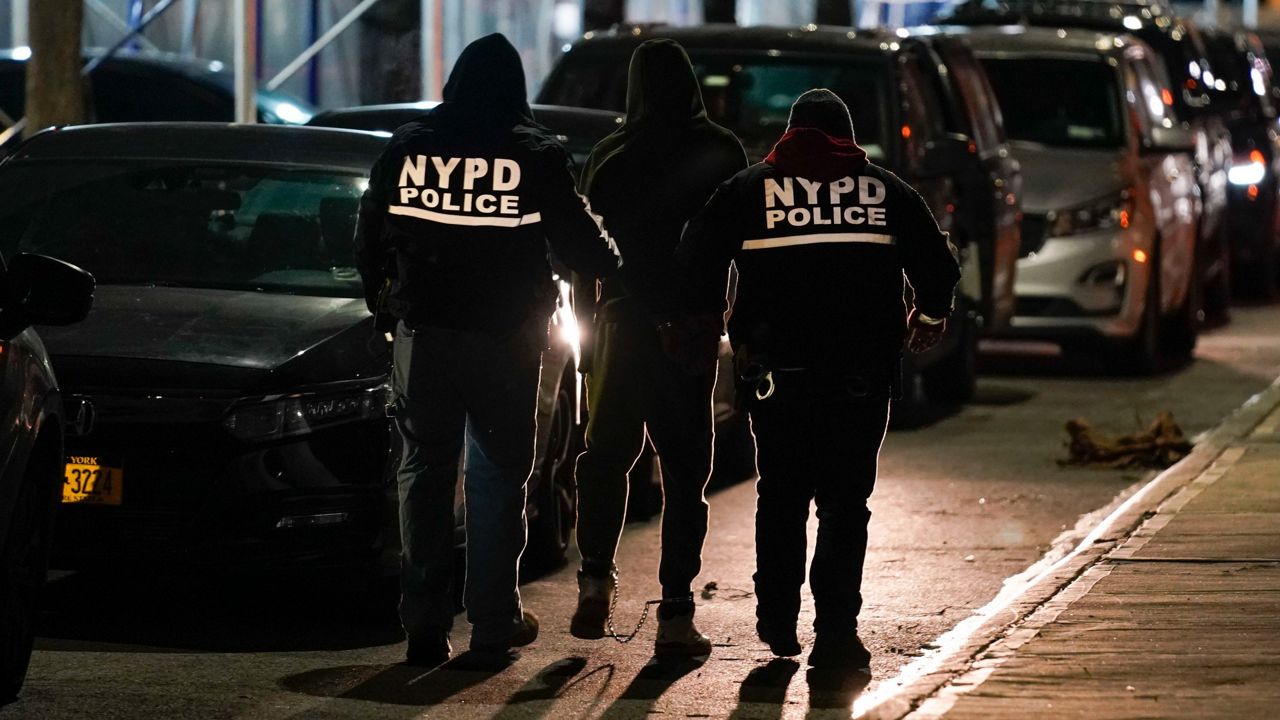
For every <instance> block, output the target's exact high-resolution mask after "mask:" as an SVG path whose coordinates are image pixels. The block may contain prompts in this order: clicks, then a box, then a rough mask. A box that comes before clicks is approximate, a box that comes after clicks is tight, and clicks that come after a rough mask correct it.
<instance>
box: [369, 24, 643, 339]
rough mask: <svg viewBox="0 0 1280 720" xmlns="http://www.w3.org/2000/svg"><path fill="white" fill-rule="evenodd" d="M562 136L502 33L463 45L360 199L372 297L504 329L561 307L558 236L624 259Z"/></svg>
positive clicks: (573, 254) (424, 318)
mask: <svg viewBox="0 0 1280 720" xmlns="http://www.w3.org/2000/svg"><path fill="white" fill-rule="evenodd" d="M570 167H571V165H570V160H569V156H568V155H567V154H566V152H565V150H564V148H563V147H561V146H560V144H559V143H558V142H557V141H556V140H555V139H554V136H553V135H552V134H551V133H550V132H549V131H547V130H546V129H545V128H543V127H541V126H539V125H538V124H536V123H535V122H534V120H533V113H532V112H531V111H530V109H529V104H528V101H527V100H526V96H525V84H524V68H523V66H522V64H521V62H520V56H519V54H518V53H517V52H516V50H515V48H514V47H512V46H511V43H509V42H508V41H507V39H506V38H505V37H503V36H501V35H497V34H495V35H489V36H487V37H484V38H481V39H479V40H476V41H475V42H473V43H471V44H470V45H468V46H467V48H466V49H465V50H463V52H462V55H461V56H460V57H459V58H458V62H457V63H456V64H455V65H454V67H453V71H452V72H451V73H450V75H449V81H448V83H447V84H446V85H445V88H444V102H443V103H441V104H440V105H438V106H436V107H435V108H434V109H432V110H431V112H429V113H428V114H427V115H425V116H424V117H422V118H420V119H419V120H416V121H414V122H410V123H408V124H406V125H404V126H403V127H401V128H399V129H397V130H396V132H395V133H394V134H393V135H392V137H391V140H390V141H389V142H388V143H387V147H386V149H385V150H384V151H383V153H382V155H381V157H379V159H378V160H377V161H376V162H375V164H374V166H373V169H372V171H371V172H370V177H369V189H368V190H367V191H366V192H365V194H364V197H363V198H362V200H361V203H360V216H359V222H358V224H357V229H356V255H357V258H356V260H357V264H358V265H359V269H360V274H361V277H362V278H363V280H364V287H365V295H366V300H367V301H368V303H369V309H370V311H374V312H376V311H377V310H376V308H375V305H376V303H377V297H378V291H379V288H380V287H381V286H382V284H383V281H384V279H385V278H390V279H391V280H392V290H391V295H390V299H389V301H388V303H387V308H386V310H388V311H389V312H390V313H391V314H392V315H393V316H395V317H397V318H399V319H401V320H404V321H405V322H406V323H407V324H408V325H410V326H411V327H442V328H450V329H459V330H478V331H486V332H491V333H497V334H503V333H508V332H512V331H515V330H517V329H519V328H521V327H523V326H525V325H527V324H528V323H531V322H532V323H542V324H544V325H545V323H546V321H547V319H548V318H549V317H550V314H551V312H552V311H553V310H554V308H555V298H556V292H555V288H554V285H553V283H552V280H551V266H550V263H549V261H548V250H549V247H548V245H549V246H550V249H551V250H554V251H555V253H556V256H557V257H558V258H559V259H560V260H562V261H563V262H564V263H565V264H566V265H568V266H569V267H570V268H572V269H573V270H574V271H576V272H579V273H582V274H584V275H588V276H592V277H596V276H602V275H608V274H610V273H612V272H614V271H615V270H616V269H617V267H618V265H619V263H620V260H619V258H618V255H617V250H616V248H615V247H614V246H613V243H612V241H611V240H610V239H609V236H608V235H607V233H606V232H605V231H604V228H603V226H602V225H601V223H600V222H599V218H597V217H596V216H594V215H592V214H591V212H590V211H589V208H588V207H587V205H586V202H585V200H584V199H583V198H582V196H581V195H579V194H578V193H577V191H576V189H575V187H574V180H573V176H572V174H571V172H570Z"/></svg>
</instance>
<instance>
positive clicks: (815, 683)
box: [805, 668, 871, 720]
mask: <svg viewBox="0 0 1280 720" xmlns="http://www.w3.org/2000/svg"><path fill="white" fill-rule="evenodd" d="M805 679H806V680H807V681H808V683H809V714H808V717H809V718H810V719H811V720H812V719H814V718H835V717H842V718H847V717H849V711H850V709H851V708H853V703H854V701H855V700H857V699H858V696H859V695H861V694H862V691H863V690H866V689H867V685H869V684H870V683H871V674H870V673H867V672H855V673H852V674H850V673H849V672H847V671H832V670H819V669H817V668H809V671H808V673H806V674H805ZM832 710H836V711H839V715H837V714H835V713H832V712H829V711H832Z"/></svg>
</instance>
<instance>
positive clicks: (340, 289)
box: [0, 162, 366, 297]
mask: <svg viewBox="0 0 1280 720" xmlns="http://www.w3.org/2000/svg"><path fill="white" fill-rule="evenodd" d="M365 185H366V182H365V181H364V179H363V178H362V177H361V176H360V175H357V174H354V173H353V174H341V173H334V172H313V171H283V170H275V169H269V168H260V167H238V166H234V165H208V166H204V165H162V166H155V165H149V166H145V167H138V166H136V165H124V164H119V165H116V164H110V163H102V164H87V163H83V162H77V163H76V166H75V167H74V169H72V168H69V167H67V166H66V165H65V164H62V163H41V164H34V163H31V164H21V165H18V166H13V167H10V168H8V169H7V170H6V172H5V173H4V174H2V175H0V193H4V195H5V197H7V198H8V199H9V202H7V203H6V207H7V210H5V211H4V212H3V213H0V252H3V253H4V254H6V255H9V254H13V253H16V252H38V253H42V254H46V255H52V256H54V257H58V258H61V259H63V260H66V261H68V262H70V263H73V264H76V265H79V266H80V267H83V268H85V269H86V270H88V271H89V272H91V273H93V274H94V276H95V277H97V279H98V282H99V283H100V284H159V285H171V286H180V287H215V288H226V289H237V290H259V291H263V292H281V293H293V294H302V295H324V296H332V297H360V296H361V285H360V278H359V275H358V273H356V270H355V260H354V247H353V237H354V230H355V219H356V210H357V207H358V204H359V199H360V194H361V193H362V192H363V188H364V187H365Z"/></svg>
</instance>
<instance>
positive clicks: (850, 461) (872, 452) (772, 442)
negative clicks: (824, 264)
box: [750, 380, 889, 640]
mask: <svg viewBox="0 0 1280 720" xmlns="http://www.w3.org/2000/svg"><path fill="white" fill-rule="evenodd" d="M782 382H785V380H784V381H780V384H779V389H778V393H777V395H776V396H775V397H773V398H770V399H768V400H764V401H758V402H752V403H751V406H750V412H751V430H752V433H753V434H754V435H755V438H756V465H757V467H758V469H759V471H760V479H759V480H758V481H757V483H756V491H757V503H756V573H755V590H756V599H757V605H756V615H757V617H758V618H759V619H760V620H761V621H763V622H765V623H767V624H771V625H774V626H776V627H788V626H790V627H794V625H795V622H796V619H797V617H798V615H799V612H800V586H801V585H803V584H804V573H805V567H804V565H805V546H806V540H807V534H806V530H805V524H806V523H807V521H808V519H809V504H810V502H813V503H815V505H816V507H817V516H818V540H817V546H816V547H815V549H814V555H813V565H812V567H811V568H810V569H809V586H810V589H811V590H812V591H813V599H814V605H815V606H816V610H817V619H816V621H815V622H814V630H816V631H817V633H818V634H819V635H820V636H826V637H830V638H831V639H832V640H839V639H841V638H847V637H849V636H850V635H855V636H856V634H857V628H858V612H859V611H860V610H861V609H862V566H863V562H864V561H865V559H866V555H867V523H868V521H869V520H870V519H871V511H870V510H869V509H868V508H867V498H868V497H870V495H871V491H872V489H873V488H874V487H875V482H876V465H877V462H878V459H879V453H880V444H881V443H882V442H883V440H884V433H885V428H886V425H887V424H888V419H889V399H888V397H854V396H852V395H851V394H850V392H849V391H848V389H847V386H845V385H842V384H841V383H839V382H834V381H833V382H831V383H827V384H826V387H821V386H819V387H816V388H811V390H812V392H809V393H806V394H805V395H804V396H802V397H793V398H788V397H784V396H783V393H784V388H783V387H782V386H781V383H782Z"/></svg>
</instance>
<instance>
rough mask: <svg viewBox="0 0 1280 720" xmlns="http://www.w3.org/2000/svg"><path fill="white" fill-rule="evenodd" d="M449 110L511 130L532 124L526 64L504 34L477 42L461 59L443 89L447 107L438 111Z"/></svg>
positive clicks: (464, 52) (466, 49)
mask: <svg viewBox="0 0 1280 720" xmlns="http://www.w3.org/2000/svg"><path fill="white" fill-rule="evenodd" d="M450 106H454V107H455V108H457V109H462V110H465V111H466V112H467V113H468V114H475V115H477V116H479V117H484V118H485V119H487V120H489V121H491V122H492V124H494V125H499V126H504V127H508V128H509V127H512V126H513V125H515V124H517V123H519V122H521V121H532V119H533V111H531V110H530V109H529V99H528V94H527V92H526V90H525V85H524V63H522V62H521V61H520V53H519V52H517V51H516V49H515V47H514V46H513V45H512V44H511V42H510V41H508V40H507V38H506V37H505V36H503V35H502V34H501V33H493V34H492V35H486V36H484V37H482V38H480V39H479V40H476V41H475V42H473V43H471V44H470V45H468V46H467V47H466V48H465V49H464V50H463V51H462V54H461V55H459V56H458V61H457V62H456V63H454V64H453V70H452V71H451V72H450V73H449V81H448V82H446V83H445V86H444V103H443V104H441V105H440V108H438V109H445V110H444V112H446V113H447V112H450V110H448V109H446V108H449V107H450Z"/></svg>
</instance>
